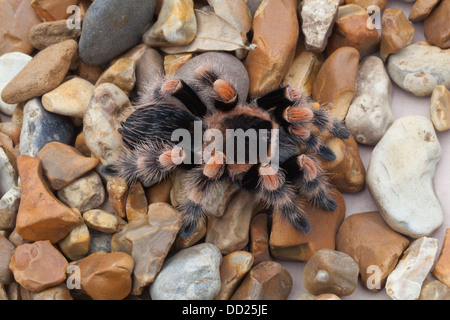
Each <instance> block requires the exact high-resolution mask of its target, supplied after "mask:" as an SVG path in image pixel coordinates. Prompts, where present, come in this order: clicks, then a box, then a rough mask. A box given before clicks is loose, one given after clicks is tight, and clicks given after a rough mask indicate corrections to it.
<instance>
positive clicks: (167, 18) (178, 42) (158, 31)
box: [143, 0, 197, 47]
mask: <svg viewBox="0 0 450 320" xmlns="http://www.w3.org/2000/svg"><path fill="white" fill-rule="evenodd" d="M196 34H197V19H196V18H195V14H194V1H193V0H166V1H163V3H162V6H161V11H160V12H159V14H158V20H157V21H156V22H155V23H154V24H153V25H152V27H151V28H150V29H149V30H148V31H146V32H145V34H144V36H143V40H144V43H145V44H147V45H148V46H150V47H161V46H163V47H165V46H185V45H187V44H189V43H191V42H192V40H194V38H195V35H196Z"/></svg>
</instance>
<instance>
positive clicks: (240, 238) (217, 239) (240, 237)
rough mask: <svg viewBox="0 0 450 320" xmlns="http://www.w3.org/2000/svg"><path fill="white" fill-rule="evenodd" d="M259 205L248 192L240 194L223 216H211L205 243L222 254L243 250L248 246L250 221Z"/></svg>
mask: <svg viewBox="0 0 450 320" xmlns="http://www.w3.org/2000/svg"><path fill="white" fill-rule="evenodd" d="M211 194H212V192H211ZM219 199H220V198H219ZM258 204H259V203H258V201H257V200H256V198H255V196H253V195H250V194H249V193H248V192H247V191H245V190H244V191H240V192H238V193H237V194H236V195H235V196H234V197H233V198H232V199H230V202H229V204H228V205H227V206H226V210H225V212H224V214H223V216H221V217H215V216H209V218H208V227H207V230H206V237H205V242H207V243H212V244H214V245H215V246H216V247H217V248H219V250H220V252H221V253H222V254H228V253H231V252H233V251H238V250H242V249H243V248H244V247H245V246H246V245H247V244H248V241H249V230H250V221H251V219H252V216H253V215H254V214H255V209H257V208H258Z"/></svg>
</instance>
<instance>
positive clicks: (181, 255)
mask: <svg viewBox="0 0 450 320" xmlns="http://www.w3.org/2000/svg"><path fill="white" fill-rule="evenodd" d="M221 262H222V255H221V254H220V250H219V249H218V248H217V247H216V246H214V245H213V244H210V243H201V244H198V245H195V246H193V247H190V248H186V249H183V250H180V251H179V252H177V253H176V254H175V255H173V256H172V257H171V258H169V259H167V260H166V261H165V262H164V265H163V267H162V269H161V271H160V272H159V274H158V276H157V277H156V279H155V282H154V283H153V284H151V286H150V295H151V298H152V300H212V299H214V297H216V296H217V295H218V294H219V292H220V288H221V282H220V264H221Z"/></svg>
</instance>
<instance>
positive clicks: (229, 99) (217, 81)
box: [195, 66, 238, 112]
mask: <svg viewBox="0 0 450 320" xmlns="http://www.w3.org/2000/svg"><path fill="white" fill-rule="evenodd" d="M195 75H196V80H197V81H198V83H199V86H200V87H208V88H210V90H211V92H210V93H209V94H210V95H212V97H213V98H214V107H215V108H216V109H217V110H220V111H224V112H226V111H230V110H233V109H234V108H235V107H236V105H237V103H238V96H237V92H236V90H235V89H234V88H233V86H232V85H231V84H230V83H229V82H228V81H226V80H224V79H221V78H219V76H218V75H217V74H216V73H215V72H214V71H213V70H211V69H209V68H207V67H205V66H203V67H200V68H198V69H197V70H196V72H195Z"/></svg>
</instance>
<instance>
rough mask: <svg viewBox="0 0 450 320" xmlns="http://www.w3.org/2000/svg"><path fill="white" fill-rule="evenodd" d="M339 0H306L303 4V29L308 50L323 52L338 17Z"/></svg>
mask: <svg viewBox="0 0 450 320" xmlns="http://www.w3.org/2000/svg"><path fill="white" fill-rule="evenodd" d="M338 7H339V0H331V1H329V0H305V1H303V2H302V4H301V20H302V31H303V35H304V36H305V47H306V50H308V51H318V52H322V51H324V50H325V47H326V45H327V42H328V37H329V36H330V35H331V32H332V30H333V26H334V23H335V21H336V18H337V14H338Z"/></svg>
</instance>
